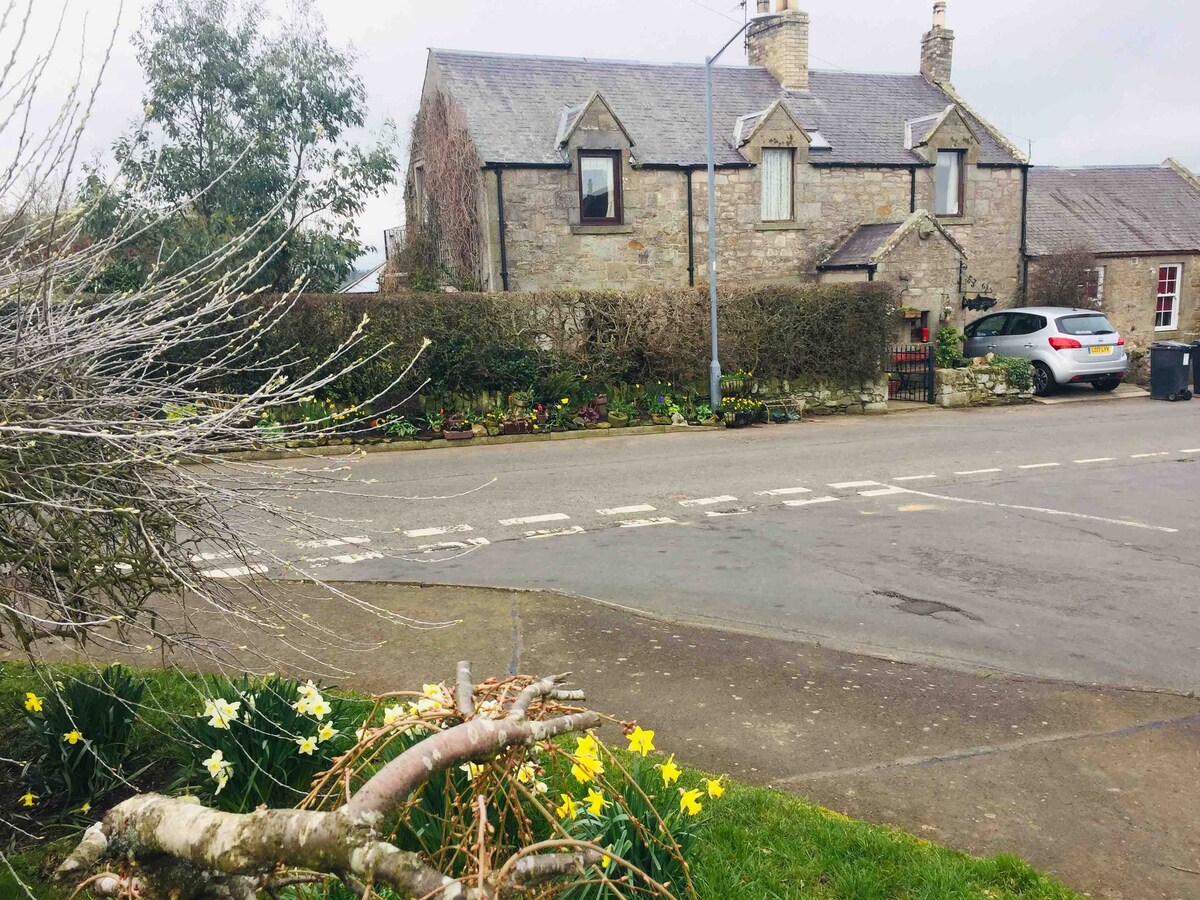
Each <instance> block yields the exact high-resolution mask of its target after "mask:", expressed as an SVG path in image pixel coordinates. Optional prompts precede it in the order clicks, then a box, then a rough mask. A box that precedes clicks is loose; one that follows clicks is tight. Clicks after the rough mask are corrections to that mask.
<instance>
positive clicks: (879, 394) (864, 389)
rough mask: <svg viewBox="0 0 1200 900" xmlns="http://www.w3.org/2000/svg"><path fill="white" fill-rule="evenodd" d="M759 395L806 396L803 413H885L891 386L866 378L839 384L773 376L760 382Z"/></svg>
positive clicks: (756, 395) (770, 396) (756, 393)
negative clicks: (843, 384) (847, 385)
mask: <svg viewBox="0 0 1200 900" xmlns="http://www.w3.org/2000/svg"><path fill="white" fill-rule="evenodd" d="M755 397H756V398H762V399H771V398H776V397H798V398H801V399H803V400H804V413H805V415H811V416H829V415H833V414H835V413H857V414H861V413H868V414H871V413H886V412H887V410H888V405H887V399H888V386H887V381H886V379H885V380H883V381H865V382H863V383H862V384H860V385H857V386H851V387H838V386H834V385H829V384H825V383H823V382H814V381H810V380H807V379H803V380H795V381H789V380H773V379H772V380H770V381H766V382H764V383H762V384H760V385H759V389H758V391H756V392H755Z"/></svg>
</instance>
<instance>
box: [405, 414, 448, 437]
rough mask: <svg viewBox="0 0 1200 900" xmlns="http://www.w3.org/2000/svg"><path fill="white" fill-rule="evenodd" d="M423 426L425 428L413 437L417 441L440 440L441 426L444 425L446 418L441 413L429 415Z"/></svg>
mask: <svg viewBox="0 0 1200 900" xmlns="http://www.w3.org/2000/svg"><path fill="white" fill-rule="evenodd" d="M425 424H426V427H425V428H421V429H420V430H419V431H418V432H417V433H416V434H415V435H413V436H414V437H415V438H416V439H417V440H418V441H432V440H433V439H434V438H440V437H441V436H442V426H443V425H445V424H446V417H445V416H443V415H442V414H441V413H430V414H429V416H428V418H426V420H425Z"/></svg>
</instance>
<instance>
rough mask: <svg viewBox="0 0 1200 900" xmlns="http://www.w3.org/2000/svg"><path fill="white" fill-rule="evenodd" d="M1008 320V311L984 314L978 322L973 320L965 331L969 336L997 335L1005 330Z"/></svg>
mask: <svg viewBox="0 0 1200 900" xmlns="http://www.w3.org/2000/svg"><path fill="white" fill-rule="evenodd" d="M1007 321H1008V313H1000V314H999V315H996V316H984V317H983V318H982V319H980V320H979V321H978V322H972V323H971V324H970V325H968V326H967V327H966V328H965V329H963V332H964V333H965V334H966V336H967V337H971V338H981V337H996V336H997V335H999V334H1001V333H1002V332H1003V331H1004V324H1005V323H1006V322H1007Z"/></svg>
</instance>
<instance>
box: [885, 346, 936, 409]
mask: <svg viewBox="0 0 1200 900" xmlns="http://www.w3.org/2000/svg"><path fill="white" fill-rule="evenodd" d="M933 354H934V348H933V345H932V344H896V345H894V346H893V347H892V348H891V351H890V352H889V354H888V358H889V362H888V364H889V365H890V366H891V369H890V370H889V374H890V375H891V377H890V378H889V379H888V399H890V400H915V401H916V402H918V403H933V402H934V392H933V372H934V368H935V363H934V355H933Z"/></svg>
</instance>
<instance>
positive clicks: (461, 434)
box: [442, 429, 475, 441]
mask: <svg viewBox="0 0 1200 900" xmlns="http://www.w3.org/2000/svg"><path fill="white" fill-rule="evenodd" d="M442 437H444V438H445V439H446V440H448V441H469V440H470V439H471V438H473V437H475V432H473V431H471V430H469V429H468V430H467V431H450V430H448V429H443V430H442Z"/></svg>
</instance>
